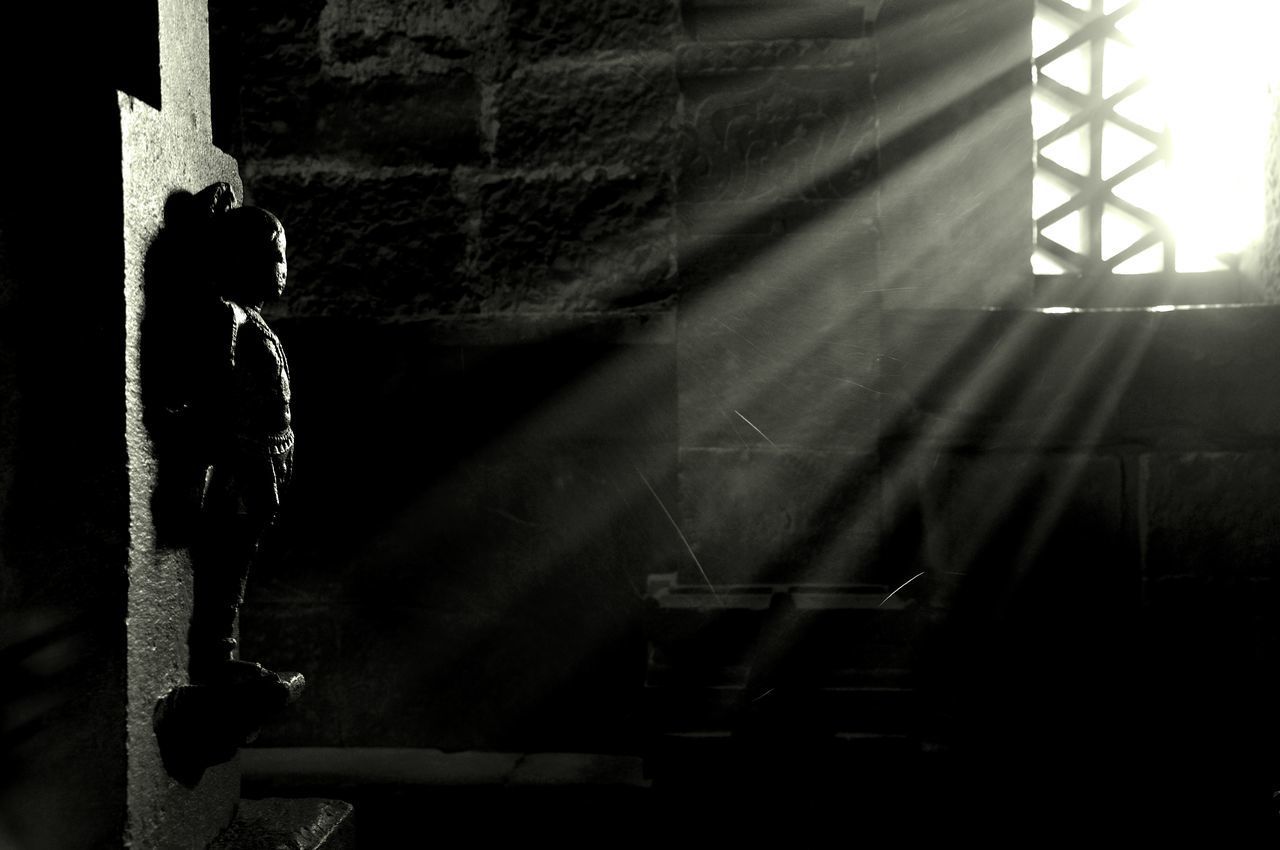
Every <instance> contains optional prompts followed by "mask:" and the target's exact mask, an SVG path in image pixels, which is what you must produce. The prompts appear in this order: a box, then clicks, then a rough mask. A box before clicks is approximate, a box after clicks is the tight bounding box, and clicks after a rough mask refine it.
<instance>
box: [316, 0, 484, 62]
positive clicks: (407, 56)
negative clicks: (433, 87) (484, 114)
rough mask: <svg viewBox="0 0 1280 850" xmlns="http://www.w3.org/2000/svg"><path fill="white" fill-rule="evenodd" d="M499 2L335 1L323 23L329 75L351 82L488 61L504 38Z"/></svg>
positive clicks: (322, 39) (326, 10) (322, 43)
mask: <svg viewBox="0 0 1280 850" xmlns="http://www.w3.org/2000/svg"><path fill="white" fill-rule="evenodd" d="M501 11H502V7H501V2H500V0H481V2H473V3H467V4H464V5H461V6H459V5H457V4H455V3H452V2H449V0H410V2H388V0H335V2H331V3H327V4H326V5H325V8H324V12H323V13H322V15H321V17H320V21H319V28H320V44H319V48H320V51H321V53H322V54H323V55H324V57H325V60H326V65H327V70H328V71H329V73H333V74H337V75H341V76H348V77H367V76H368V75H370V74H388V73H390V74H398V75H402V76H408V75H414V74H418V73H422V72H423V71H424V70H427V71H430V70H435V69H438V68H440V67H447V66H449V65H453V66H455V67H461V66H464V65H467V64H474V63H475V60H476V59H477V58H485V57H487V56H488V54H490V53H491V52H492V51H493V50H494V49H495V48H496V46H497V44H496V42H497V41H498V40H499V39H500V38H501V32H500V22H499V21H500V17H501Z"/></svg>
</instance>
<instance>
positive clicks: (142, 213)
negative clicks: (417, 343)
mask: <svg viewBox="0 0 1280 850" xmlns="http://www.w3.org/2000/svg"><path fill="white" fill-rule="evenodd" d="M122 5H123V8H118V7H116V6H115V5H114V4H113V5H112V8H110V9H109V10H94V9H90V10H83V9H76V10H67V9H65V8H55V7H51V6H50V7H45V8H39V7H37V6H33V5H31V4H23V7H24V11H22V12H18V11H11V10H6V11H5V12H4V13H3V15H2V16H0V32H3V40H4V42H5V43H4V44H3V45H0V46H2V47H3V50H0V54H3V56H4V62H5V71H6V72H7V73H6V74H5V79H6V80H9V81H11V84H12V86H13V89H12V98H11V99H10V100H9V103H8V106H7V110H8V113H9V116H10V118H9V121H8V122H7V123H8V126H9V127H10V128H12V131H11V132H6V133H5V137H4V139H3V148H4V154H5V156H4V161H5V162H6V164H7V166H8V168H7V175H6V189H5V197H4V201H3V207H2V209H0V215H2V216H3V217H2V218H0V234H2V237H0V327H2V328H3V330H2V331H0V391H3V393H4V397H5V398H4V402H3V404H2V405H0V409H2V410H3V412H2V413H0V511H2V512H3V517H2V522H0V535H2V536H0V659H3V660H2V661H0V676H3V678H4V683H3V684H2V685H0V694H3V696H0V716H3V717H4V725H3V736H4V737H3V738H2V739H0V777H3V779H0V784H2V786H3V787H0V846H4V847H16V848H21V850H31V849H33V848H45V847H49V848H77V847H111V846H132V847H137V848H153V847H154V848H161V847H163V848H168V847H204V846H206V845H208V844H209V843H210V842H212V841H213V840H214V839H215V838H216V837H217V836H218V834H219V833H220V832H222V831H223V830H224V829H225V828H226V827H227V826H228V825H229V824H230V823H231V821H232V819H233V817H234V815H235V811H236V805H237V800H238V797H239V767H238V762H237V761H236V760H235V759H232V760H230V761H227V762H224V763H222V764H219V765H215V766H213V767H211V768H209V769H207V770H205V771H204V772H203V773H202V774H201V775H200V776H198V777H196V776H190V777H187V778H186V780H185V781H184V782H179V781H178V780H175V779H174V778H172V777H171V776H170V775H169V772H168V771H167V770H166V768H165V765H164V764H163V763H162V758H161V753H160V748H159V745H158V743H157V739H156V735H155V732H154V721H155V711H156V707H157V703H158V701H159V700H160V699H161V698H162V697H163V696H164V695H165V694H166V693H168V692H169V691H170V690H172V689H173V688H175V687H177V686H180V685H183V684H185V683H186V679H187V627H188V622H189V619H190V613H191V600H192V581H191V570H190V559H189V557H188V554H187V552H186V551H185V549H183V548H181V547H178V546H174V545H162V544H161V543H160V542H159V541H158V539H157V534H156V530H155V522H154V519H153V508H154V507H155V505H154V497H155V489H156V461H155V452H154V447H153V443H152V439H151V437H150V435H149V433H148V430H147V428H146V427H145V426H144V422H143V403H142V398H143V395H142V382H143V377H144V376H143V374H142V369H143V363H142V356H141V353H142V352H141V334H142V327H143V320H144V316H145V314H146V310H147V304H146V289H145V287H144V283H146V282H147V274H148V271H149V256H148V254H149V252H150V251H151V250H152V247H153V245H154V243H155V241H156V237H157V235H158V234H159V233H160V231H161V228H162V227H163V226H164V223H165V215H166V205H167V203H168V202H169V201H170V199H171V198H172V197H173V196H175V194H178V193H182V192H192V193H194V192H196V191H198V190H200V189H201V188H203V187H204V186H206V185H208V184H210V183H213V182H216V181H226V182H228V183H230V184H232V185H233V186H234V187H235V189H236V190H237V192H239V190H240V182H239V177H238V174H237V169H236V163H235V161H234V160H233V159H232V158H231V157H230V156H228V155H226V154H225V153H223V152H222V151H220V150H218V149H217V148H215V147H214V146H213V144H212V141H211V132H210V102H209V53H208V30H207V12H206V8H205V3H204V0H159V2H158V3H157V1H156V0H149V2H148V0H139V2H135V3H130V4H122ZM28 7H29V8H28ZM43 41H49V42H50V43H49V44H48V45H47V49H45V50H44V51H43V52H41V53H40V54H39V55H40V56H41V63H40V64H39V65H38V66H37V67H31V68H28V67H22V65H23V63H25V62H26V61H28V60H27V59H25V58H23V57H30V56H32V55H34V54H33V53H32V52H31V51H30V50H28V49H23V47H24V46H29V44H30V43H33V42H43ZM169 283H172V281H169ZM178 283H179V284H180V283H181V281H178Z"/></svg>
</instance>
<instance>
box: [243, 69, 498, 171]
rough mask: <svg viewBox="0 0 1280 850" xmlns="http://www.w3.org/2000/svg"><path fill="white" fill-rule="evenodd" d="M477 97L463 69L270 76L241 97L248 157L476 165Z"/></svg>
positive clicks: (478, 117)
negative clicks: (370, 74)
mask: <svg viewBox="0 0 1280 850" xmlns="http://www.w3.org/2000/svg"><path fill="white" fill-rule="evenodd" d="M479 122H480V92H479V88H478V86H477V84H476V81H475V79H474V78H473V77H472V76H471V75H470V74H468V73H466V72H465V71H459V70H452V71H448V70H446V71H441V72H438V73H433V74H422V75H418V76H416V77H408V78H406V77H399V76H392V75H385V76H384V75H378V76H373V77H371V78H369V79H367V80H366V79H360V80H354V79H342V78H331V77H326V76H323V75H315V74H310V75H308V74H298V75H288V76H276V77H268V78H265V79H261V80H260V81H256V82H255V85H254V87H253V89H252V90H248V91H246V92H245V93H244V95H243V134H244V139H245V144H244V153H245V155H246V156H247V157H250V158H271V157H282V156H309V157H316V156H320V157H338V158H342V159H344V160H347V161H351V162H358V163H368V164H374V165H422V164H425V165H456V164H458V163H468V162H474V161H476V160H477V159H478V158H479V156H480V152H481V148H480V130H479Z"/></svg>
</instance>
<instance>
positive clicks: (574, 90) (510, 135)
mask: <svg viewBox="0 0 1280 850" xmlns="http://www.w3.org/2000/svg"><path fill="white" fill-rule="evenodd" d="M677 98H678V89H677V87H676V77H675V72H674V67H673V63H672V61H671V57H670V56H669V55H668V54H655V53H638V54H624V55H623V56H620V57H619V58H617V59H613V60H610V61H607V62H604V61H590V62H586V61H584V62H573V63H565V62H563V61H554V62H545V63H540V64H535V65H528V66H524V67H522V68H520V69H519V70H517V71H516V73H515V74H513V75H512V76H511V77H509V78H508V79H506V80H504V81H503V82H502V83H501V84H500V85H499V86H498V88H497V92H496V94H495V96H494V105H493V118H494V126H495V127H496V139H495V142H494V147H493V149H494V157H495V160H496V162H497V163H498V164H500V165H504V166H511V167H515V166H519V167H536V166H542V165H554V164H569V163H573V164H590V165H608V164H616V165H625V166H631V167H637V168H640V169H642V170H649V171H670V170H671V169H672V168H673V167H674V159H675V151H676V134H675V132H674V127H673V123H674V121H675V113H676V104H677Z"/></svg>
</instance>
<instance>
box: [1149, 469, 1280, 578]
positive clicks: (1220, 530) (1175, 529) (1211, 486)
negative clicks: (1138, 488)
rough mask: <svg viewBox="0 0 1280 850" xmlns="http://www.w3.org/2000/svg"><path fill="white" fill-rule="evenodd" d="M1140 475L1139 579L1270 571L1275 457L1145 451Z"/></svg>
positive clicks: (1279, 530) (1277, 484)
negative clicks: (1141, 529) (1142, 566)
mask: <svg viewBox="0 0 1280 850" xmlns="http://www.w3.org/2000/svg"><path fill="white" fill-rule="evenodd" d="M1140 475H1141V480H1142V485H1143V490H1144V492H1143V504H1144V505H1145V516H1144V518H1143V521H1144V536H1145V552H1146V559H1145V560H1146V564H1145V566H1146V570H1145V575H1146V578H1147V579H1149V580H1152V581H1158V580H1162V579H1165V578H1184V579H1198V580H1201V581H1204V582H1209V583H1221V584H1224V585H1230V584H1235V583H1240V582H1247V581H1249V580H1254V579H1262V578H1270V577H1272V576H1273V575H1274V573H1275V563H1276V558H1277V555H1278V554H1280V522H1278V520H1280V455H1277V454H1276V453H1274V452H1272V451H1267V450H1259V451H1254V452H1205V453H1194V454H1148V455H1144V456H1143V457H1142V460H1141V472H1140Z"/></svg>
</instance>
